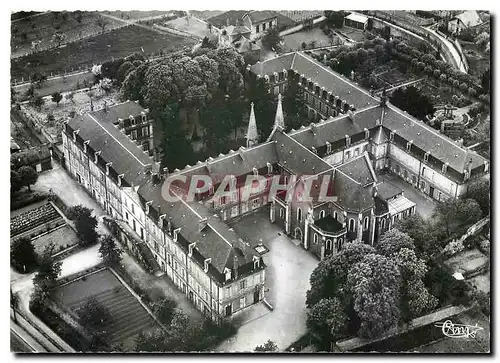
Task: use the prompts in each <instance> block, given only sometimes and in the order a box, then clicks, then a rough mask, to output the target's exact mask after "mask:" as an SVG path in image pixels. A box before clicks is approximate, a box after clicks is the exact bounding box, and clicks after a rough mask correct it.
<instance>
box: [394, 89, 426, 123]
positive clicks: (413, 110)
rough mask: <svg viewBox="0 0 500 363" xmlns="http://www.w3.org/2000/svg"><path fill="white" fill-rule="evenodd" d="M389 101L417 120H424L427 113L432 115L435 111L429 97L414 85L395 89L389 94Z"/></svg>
mask: <svg viewBox="0 0 500 363" xmlns="http://www.w3.org/2000/svg"><path fill="white" fill-rule="evenodd" d="M391 103H393V104H394V105H395V106H397V107H399V108H400V109H402V110H404V111H406V112H408V113H409V114H410V115H412V116H414V117H416V118H418V119H419V120H425V119H426V116H427V115H434V111H435V108H434V104H433V102H432V100H431V99H430V97H429V96H428V95H424V94H422V93H421V92H420V91H419V90H418V89H417V88H416V87H414V86H408V87H406V89H403V88H398V89H397V90H395V91H394V92H393V94H392V96H391Z"/></svg>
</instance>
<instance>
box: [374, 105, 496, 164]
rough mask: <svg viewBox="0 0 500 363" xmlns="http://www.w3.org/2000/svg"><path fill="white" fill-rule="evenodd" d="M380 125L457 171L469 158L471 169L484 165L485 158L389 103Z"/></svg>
mask: <svg viewBox="0 0 500 363" xmlns="http://www.w3.org/2000/svg"><path fill="white" fill-rule="evenodd" d="M382 125H383V126H384V127H386V128H387V129H388V130H390V131H393V132H394V133H395V134H397V135H399V136H401V137H402V138H404V139H405V140H407V141H412V140H413V145H415V146H417V147H418V148H419V149H421V150H423V151H424V152H430V153H431V155H432V156H433V157H435V158H436V159H438V160H440V161H442V162H444V163H449V166H450V167H451V168H453V169H454V170H456V171H458V172H459V173H463V171H464V170H466V169H467V165H468V163H469V160H472V165H471V167H472V169H474V168H476V167H478V166H481V165H484V161H485V160H486V159H484V158H483V157H482V156H480V155H478V154H477V153H475V152H473V151H470V150H469V149H467V148H464V147H463V146H460V145H458V144H457V143H456V142H454V141H453V140H451V139H450V138H448V137H446V136H444V135H442V134H440V133H439V131H436V130H434V129H433V128H432V127H430V126H428V125H426V124H425V123H423V122H422V121H420V120H417V119H416V118H414V117H413V116H411V115H409V114H407V113H405V112H403V111H401V110H399V109H398V108H397V107H394V106H393V105H391V104H390V103H388V107H386V108H385V110H384V116H383V121H382Z"/></svg>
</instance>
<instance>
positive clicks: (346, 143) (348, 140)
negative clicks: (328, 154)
mask: <svg viewBox="0 0 500 363" xmlns="http://www.w3.org/2000/svg"><path fill="white" fill-rule="evenodd" d="M345 146H347V147H349V146H351V138H350V137H349V135H345Z"/></svg>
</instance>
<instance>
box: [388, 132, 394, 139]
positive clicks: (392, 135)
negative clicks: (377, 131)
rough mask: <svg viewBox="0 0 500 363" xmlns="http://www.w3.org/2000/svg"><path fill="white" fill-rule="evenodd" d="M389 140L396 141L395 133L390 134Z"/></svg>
mask: <svg viewBox="0 0 500 363" xmlns="http://www.w3.org/2000/svg"><path fill="white" fill-rule="evenodd" d="M389 140H390V141H394V131H391V133H390V134H389Z"/></svg>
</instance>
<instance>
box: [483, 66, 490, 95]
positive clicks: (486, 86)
mask: <svg viewBox="0 0 500 363" xmlns="http://www.w3.org/2000/svg"><path fill="white" fill-rule="evenodd" d="M490 84H491V70H490V68H488V69H487V70H485V71H484V72H483V74H482V75H481V87H482V88H483V92H484V93H490V90H491V88H490Z"/></svg>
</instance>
